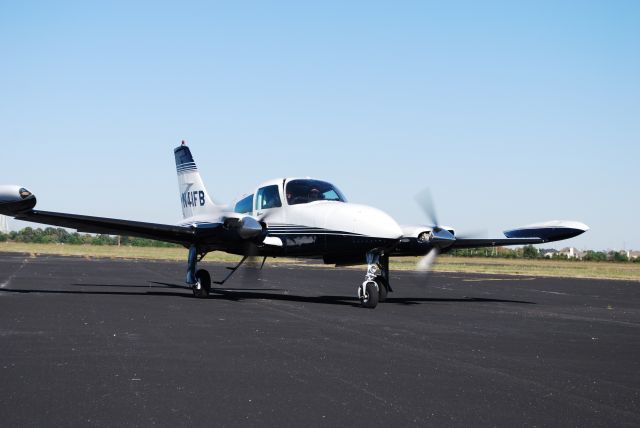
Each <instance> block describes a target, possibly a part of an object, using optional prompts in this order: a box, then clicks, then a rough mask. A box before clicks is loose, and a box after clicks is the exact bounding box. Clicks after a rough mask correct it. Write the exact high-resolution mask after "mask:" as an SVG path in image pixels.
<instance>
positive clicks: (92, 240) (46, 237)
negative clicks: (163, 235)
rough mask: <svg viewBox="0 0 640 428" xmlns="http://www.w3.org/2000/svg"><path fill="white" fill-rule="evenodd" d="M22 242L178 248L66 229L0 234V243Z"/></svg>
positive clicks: (23, 230)
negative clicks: (71, 231)
mask: <svg viewBox="0 0 640 428" xmlns="http://www.w3.org/2000/svg"><path fill="white" fill-rule="evenodd" d="M7 241H11V242H22V243H27V244H66V245H127V246H132V247H180V246H179V245H176V244H170V243H167V242H161V241H155V240H153V239H144V238H132V237H129V236H122V237H117V236H111V235H90V234H87V233H78V232H73V233H70V232H68V231H67V230H66V229H62V228H59V227H58V228H55V227H47V228H46V229H41V228H37V229H34V228H32V227H25V228H24V229H22V230H20V231H17V232H16V231H12V232H9V233H0V242H7Z"/></svg>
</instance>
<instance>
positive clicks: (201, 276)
mask: <svg viewBox="0 0 640 428" xmlns="http://www.w3.org/2000/svg"><path fill="white" fill-rule="evenodd" d="M198 256H199V258H198ZM203 258H204V254H200V255H199V254H198V248H197V247H196V246H195V245H192V246H191V247H189V268H188V269H187V285H190V286H191V289H192V290H193V295H194V296H195V297H200V298H207V297H209V293H210V292H211V275H209V272H207V271H206V270H204V269H198V270H197V271H196V265H197V264H198V262H199V261H200V260H202V259H203Z"/></svg>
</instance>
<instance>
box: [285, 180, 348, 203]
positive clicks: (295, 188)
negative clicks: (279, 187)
mask: <svg viewBox="0 0 640 428" xmlns="http://www.w3.org/2000/svg"><path fill="white" fill-rule="evenodd" d="M285 193H286V195H287V203H288V204H289V205H298V204H307V203H309V202H314V201H337V202H347V200H346V198H345V197H344V195H343V194H342V193H341V192H340V190H338V188H337V187H335V186H334V185H333V184H330V183H327V182H325V181H319V180H309V179H305V180H291V181H289V182H288V183H287V188H286V192H285Z"/></svg>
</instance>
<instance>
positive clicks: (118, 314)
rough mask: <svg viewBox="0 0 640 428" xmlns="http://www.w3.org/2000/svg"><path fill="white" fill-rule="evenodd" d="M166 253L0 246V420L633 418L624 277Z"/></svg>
mask: <svg viewBox="0 0 640 428" xmlns="http://www.w3.org/2000/svg"><path fill="white" fill-rule="evenodd" d="M203 265H205V266H206V267H207V268H208V269H209V270H210V272H211V273H212V274H213V276H214V279H219V278H220V277H221V276H222V275H224V274H225V269H224V266H223V265H218V264H207V263H204V264H203ZM184 270H185V264H184V263H172V262H148V261H113V260H89V259H82V258H63V257H37V258H29V257H25V256H23V255H16V254H0V391H1V398H2V399H1V401H0V421H1V424H2V426H74V425H89V426H116V425H125V426H149V425H160V426H184V425H195V426H237V425H242V426H305V427H308V426H407V425H420V426H438V427H441V426H504V427H513V426H563V427H567V426H579V427H585V426H607V427H610V426H640V406H639V403H640V283H634V282H623V281H601V280H574V279H550V278H534V277H507V276H497V275H471V274H466V275H463V274H432V275H431V276H429V277H428V278H425V277H423V276H421V275H419V274H416V273H410V272H394V273H392V281H393V282H392V285H393V286H394V287H395V290H396V291H395V292H394V293H391V294H390V298H389V300H388V301H387V302H385V303H381V304H379V305H378V307H377V308H376V309H373V310H370V309H364V308H360V307H358V302H357V299H356V297H355V293H356V287H357V284H358V283H360V282H362V279H363V276H364V272H363V271H360V270H351V269H327V268H309V267H307V268H303V267H291V266H269V265H267V266H266V267H265V269H264V270H263V271H262V272H261V273H257V272H256V271H254V270H250V269H249V270H244V271H239V272H238V274H237V277H235V278H234V279H232V280H231V281H230V282H229V283H227V284H225V287H229V288H225V289H224V290H221V291H220V292H219V293H218V294H215V295H212V296H211V297H210V298H209V299H207V300H200V299H195V298H193V297H192V294H191V291H190V290H188V289H184V288H183V277H184Z"/></svg>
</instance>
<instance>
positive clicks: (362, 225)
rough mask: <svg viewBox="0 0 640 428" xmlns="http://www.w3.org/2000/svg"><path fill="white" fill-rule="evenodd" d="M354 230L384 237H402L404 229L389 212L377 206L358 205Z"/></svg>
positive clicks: (376, 236) (367, 234)
mask: <svg viewBox="0 0 640 428" xmlns="http://www.w3.org/2000/svg"><path fill="white" fill-rule="evenodd" d="M354 214H355V216H354V217H355V219H354V220H355V225H354V232H355V233H358V234H361V235H365V236H372V237H375V238H384V239H400V238H401V237H402V229H401V228H400V226H399V225H398V223H397V222H396V221H395V220H394V219H393V218H392V217H391V216H390V215H389V214H387V213H385V212H384V211H381V210H379V209H377V208H373V207H367V206H357V207H356V209H355V213H354Z"/></svg>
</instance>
